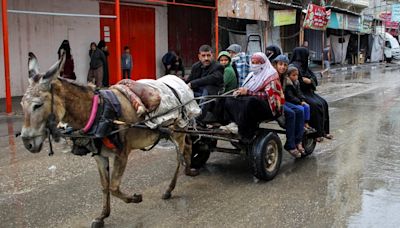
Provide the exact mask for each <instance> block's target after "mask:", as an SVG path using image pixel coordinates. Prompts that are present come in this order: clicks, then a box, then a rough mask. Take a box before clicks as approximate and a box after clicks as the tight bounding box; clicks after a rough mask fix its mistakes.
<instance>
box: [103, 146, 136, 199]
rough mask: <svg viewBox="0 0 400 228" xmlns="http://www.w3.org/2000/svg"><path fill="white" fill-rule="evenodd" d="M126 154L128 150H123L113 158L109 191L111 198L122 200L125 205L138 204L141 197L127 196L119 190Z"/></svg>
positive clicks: (126, 160) (126, 158) (126, 159)
mask: <svg viewBox="0 0 400 228" xmlns="http://www.w3.org/2000/svg"><path fill="white" fill-rule="evenodd" d="M128 154H129V151H128V149H127V148H124V149H123V151H122V152H121V153H120V154H118V155H116V156H115V158H114V166H113V170H112V174H111V185H110V191H111V194H112V195H113V196H116V197H118V198H120V199H122V200H123V201H124V202H125V203H140V202H142V195H140V194H134V195H133V196H128V195H127V194H125V193H123V192H121V190H120V189H119V186H120V185H121V179H122V176H123V175H124V172H125V168H126V163H127V162H128Z"/></svg>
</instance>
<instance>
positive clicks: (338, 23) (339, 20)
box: [328, 12, 344, 29]
mask: <svg viewBox="0 0 400 228" xmlns="http://www.w3.org/2000/svg"><path fill="white" fill-rule="evenodd" d="M343 18H344V17H343V14H341V13H336V12H332V13H331V19H330V20H329V23H328V28H332V29H343V28H344V19H343Z"/></svg>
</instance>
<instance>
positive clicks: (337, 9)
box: [325, 6, 361, 16]
mask: <svg viewBox="0 0 400 228" xmlns="http://www.w3.org/2000/svg"><path fill="white" fill-rule="evenodd" d="M325 8H326V9H327V10H328V9H332V11H334V12H338V13H345V14H350V15H354V16H361V14H359V13H356V12H353V11H351V10H347V9H342V8H339V7H336V6H325Z"/></svg>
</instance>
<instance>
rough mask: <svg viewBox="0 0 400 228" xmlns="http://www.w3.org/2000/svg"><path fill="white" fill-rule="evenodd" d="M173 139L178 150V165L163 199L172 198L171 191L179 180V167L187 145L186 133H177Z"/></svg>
mask: <svg viewBox="0 0 400 228" xmlns="http://www.w3.org/2000/svg"><path fill="white" fill-rule="evenodd" d="M171 141H172V143H173V144H174V146H175V150H176V156H177V157H176V160H177V166H176V169H175V173H174V176H173V177H172V180H171V182H170V184H169V186H168V189H167V190H166V191H165V193H164V194H163V195H162V199H169V198H171V192H172V191H173V190H174V189H175V186H176V181H177V180H178V174H179V168H180V166H181V157H182V153H183V151H184V147H185V134H181V133H175V134H174V136H173V138H171Z"/></svg>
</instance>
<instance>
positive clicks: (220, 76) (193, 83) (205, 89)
mask: <svg viewBox="0 0 400 228" xmlns="http://www.w3.org/2000/svg"><path fill="white" fill-rule="evenodd" d="M198 57H199V61H198V62H196V63H195V64H193V66H192V70H191V73H190V75H189V78H188V79H187V80H186V83H188V86H189V87H190V88H192V89H193V92H194V95H195V97H199V96H206V95H216V94H218V93H219V92H220V91H222V90H223V87H224V67H223V66H222V65H221V64H219V63H218V62H216V61H214V56H213V50H212V48H211V47H210V46H209V45H202V46H201V47H200V48H199V54H198ZM211 105H212V104H211V103H208V104H206V105H203V106H202V114H201V116H200V117H199V118H198V119H199V120H202V119H203V118H204V117H205V116H206V115H207V111H209V110H210V109H211V107H212V106H211Z"/></svg>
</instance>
